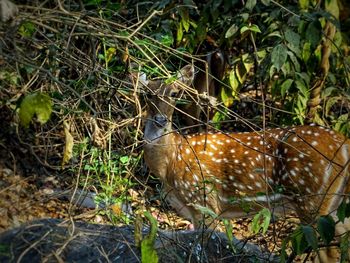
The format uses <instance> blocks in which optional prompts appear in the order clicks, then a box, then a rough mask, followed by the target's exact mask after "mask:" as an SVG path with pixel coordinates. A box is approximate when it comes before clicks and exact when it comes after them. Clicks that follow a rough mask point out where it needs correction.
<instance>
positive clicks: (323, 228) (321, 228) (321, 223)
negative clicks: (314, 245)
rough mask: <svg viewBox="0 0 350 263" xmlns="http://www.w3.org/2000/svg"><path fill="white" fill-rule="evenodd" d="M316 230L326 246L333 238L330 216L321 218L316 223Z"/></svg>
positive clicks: (332, 225) (332, 221) (332, 224)
mask: <svg viewBox="0 0 350 263" xmlns="http://www.w3.org/2000/svg"><path fill="white" fill-rule="evenodd" d="M317 230H318V233H319V234H320V236H321V238H322V240H323V241H324V243H325V244H326V245H328V244H329V243H330V242H331V241H332V240H333V238H334V234H335V222H334V219H333V218H332V217H331V216H329V215H328V216H321V217H320V218H319V219H318V221H317Z"/></svg>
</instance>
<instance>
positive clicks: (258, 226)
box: [251, 208, 271, 234]
mask: <svg viewBox="0 0 350 263" xmlns="http://www.w3.org/2000/svg"><path fill="white" fill-rule="evenodd" d="M270 221H271V212H270V210H269V209H267V208H263V209H262V210H260V211H259V213H257V214H256V215H255V216H254V217H253V221H252V226H251V228H252V231H253V233H254V234H257V233H258V232H259V231H260V230H262V234H265V233H266V231H267V228H268V227H269V225H270Z"/></svg>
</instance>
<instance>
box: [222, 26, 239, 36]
mask: <svg viewBox="0 0 350 263" xmlns="http://www.w3.org/2000/svg"><path fill="white" fill-rule="evenodd" d="M238 29H239V28H238V26H237V25H236V24H232V25H231V26H230V28H229V29H228V30H227V31H226V33H225V38H230V37H232V36H233V35H234V34H236V33H237V31H238Z"/></svg>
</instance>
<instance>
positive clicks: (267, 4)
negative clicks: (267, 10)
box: [261, 0, 270, 6]
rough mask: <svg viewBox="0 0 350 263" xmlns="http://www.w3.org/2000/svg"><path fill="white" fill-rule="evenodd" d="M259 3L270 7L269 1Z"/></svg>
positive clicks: (262, 0) (264, 0) (263, 0)
mask: <svg viewBox="0 0 350 263" xmlns="http://www.w3.org/2000/svg"><path fill="white" fill-rule="evenodd" d="M261 3H263V4H264V5H266V6H269V5H270V0H261Z"/></svg>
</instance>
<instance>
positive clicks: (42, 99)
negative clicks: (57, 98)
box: [18, 92, 52, 128]
mask: <svg viewBox="0 0 350 263" xmlns="http://www.w3.org/2000/svg"><path fill="white" fill-rule="evenodd" d="M51 112H52V101H51V98H50V97H49V96H48V95H46V94H44V93H41V92H37V93H33V94H30V95H27V96H26V97H25V98H24V99H23V101H22V103H21V105H20V107H19V114H18V115H19V119H20V121H21V124H22V125H23V126H24V127H26V128H27V127H28V126H29V123H30V121H31V120H32V118H33V117H34V115H36V117H37V120H38V122H40V124H45V123H46V122H47V121H48V120H49V119H50V116H51Z"/></svg>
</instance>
